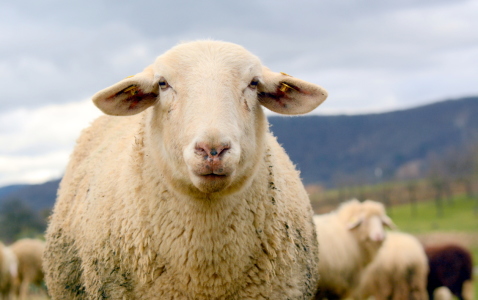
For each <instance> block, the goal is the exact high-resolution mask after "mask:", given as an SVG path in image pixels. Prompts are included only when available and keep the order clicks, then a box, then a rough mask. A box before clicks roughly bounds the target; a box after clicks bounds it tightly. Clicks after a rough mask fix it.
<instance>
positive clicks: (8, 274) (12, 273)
mask: <svg viewBox="0 0 478 300" xmlns="http://www.w3.org/2000/svg"><path fill="white" fill-rule="evenodd" d="M17 275H18V260H17V257H16V256H15V254H14V253H13V252H12V250H11V249H10V247H7V246H5V245H4V244H3V243H2V242H0V299H10V297H11V296H12V295H13V294H14V293H13V289H14V286H15V283H16V281H17Z"/></svg>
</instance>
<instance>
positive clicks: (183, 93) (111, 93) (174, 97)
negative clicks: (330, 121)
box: [93, 41, 327, 197]
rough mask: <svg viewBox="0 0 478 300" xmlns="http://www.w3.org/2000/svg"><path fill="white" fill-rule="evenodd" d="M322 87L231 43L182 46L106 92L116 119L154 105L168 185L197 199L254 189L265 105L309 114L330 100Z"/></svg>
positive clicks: (151, 117) (104, 105)
mask: <svg viewBox="0 0 478 300" xmlns="http://www.w3.org/2000/svg"><path fill="white" fill-rule="evenodd" d="M326 96H327V94H326V92H325V90H323V89H322V88H320V87H318V86H316V85H313V84H310V83H307V82H304V81H302V80H299V79H296V78H293V77H291V76H289V75H287V74H284V73H274V72H271V71H269V70H268V69H267V68H265V67H263V66H262V65H261V63H260V61H259V59H258V58H257V57H255V56H254V55H252V54H250V53H249V52H247V51H246V50H245V49H244V48H242V47H240V46H238V45H234V44H230V43H224V42H214V41H202V42H193V43H186V44H181V45H178V46H176V47H174V48H173V49H171V50H169V51H168V52H166V53H165V54H163V55H162V56H160V57H158V58H157V60H156V61H155V63H154V64H153V65H151V66H149V67H147V68H146V69H145V70H144V71H143V72H141V73H139V74H137V75H135V76H132V77H130V78H126V79H124V80H122V81H120V82H119V83H117V84H115V85H113V86H111V87H109V88H107V89H105V90H103V91H100V92H98V93H97V94H96V95H95V96H94V97H93V101H94V102H95V104H96V105H97V106H98V107H99V108H100V109H101V110H103V111H104V112H105V113H107V114H110V115H132V114H136V113H139V112H141V111H143V110H145V109H146V108H148V107H152V110H151V113H149V114H148V115H147V123H146V124H147V125H146V127H147V128H146V129H145V132H146V133H147V134H148V135H149V136H150V137H151V141H152V146H153V147H154V149H155V150H154V151H153V153H154V154H153V155H154V156H155V158H156V161H157V162H158V164H159V166H158V168H161V169H163V170H167V173H168V176H166V177H167V178H166V179H167V180H170V183H171V184H172V185H173V186H174V187H176V188H177V189H178V190H180V191H182V192H184V193H188V194H191V193H192V194H194V195H196V196H197V195H203V196H204V195H208V197H210V195H211V194H215V195H223V194H227V193H232V192H234V191H237V190H239V189H240V188H242V187H244V186H246V185H247V183H248V180H249V178H251V177H252V176H251V175H252V174H253V172H254V170H255V167H256V166H257V165H258V161H259V160H260V159H261V158H262V157H263V155H264V151H265V149H264V147H265V146H264V145H265V143H264V134H265V132H266V131H267V121H266V119H265V116H264V113H263V111H262V108H261V105H262V106H265V107H267V108H269V109H271V110H272V111H275V112H278V113H282V114H303V113H306V112H308V111H310V110H312V109H314V108H315V107H317V106H318V105H319V104H320V103H321V102H322V101H324V100H325V98H326Z"/></svg>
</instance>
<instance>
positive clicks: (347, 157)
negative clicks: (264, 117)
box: [269, 97, 478, 185]
mask: <svg viewBox="0 0 478 300" xmlns="http://www.w3.org/2000/svg"><path fill="white" fill-rule="evenodd" d="M269 121H270V123H271V124H272V127H271V130H272V131H273V132H274V134H275V135H276V136H277V138H278V140H279V142H280V143H281V144H282V145H283V146H284V148H285V149H286V151H287V153H288V154H289V156H290V158H291V160H292V161H293V162H294V163H296V164H297V167H298V169H300V170H301V176H302V178H303V180H304V182H305V183H322V184H325V185H334V184H340V182H341V181H347V180H348V181H356V182H357V183H360V181H361V183H367V182H373V181H374V180H377V178H376V175H379V174H382V178H381V179H382V180H383V179H391V178H394V177H395V176H396V175H397V172H399V171H400V170H403V168H406V167H407V166H409V165H410V164H415V165H416V166H417V169H418V171H419V172H420V173H421V174H417V175H424V174H423V172H425V171H426V169H427V167H428V165H429V163H430V160H431V159H432V158H434V157H437V156H440V155H443V154H444V153H446V152H447V151H451V150H452V149H455V150H456V149H460V148H463V147H465V146H467V145H472V144H476V143H477V142H478V97H473V98H464V99H459V100H448V101H443V102H439V103H434V104H430V105H426V106H421V107H418V108H413V109H407V110H401V111H394V112H389V113H380V114H367V115H351V116H346V115H341V116H301V117H288V118H284V117H271V118H269ZM376 170H378V174H376Z"/></svg>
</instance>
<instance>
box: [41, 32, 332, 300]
mask: <svg viewBox="0 0 478 300" xmlns="http://www.w3.org/2000/svg"><path fill="white" fill-rule="evenodd" d="M326 96H327V95H326V91H325V90H324V89H322V88H321V87H319V86H316V85H314V84H310V83H307V82H305V81H302V80H299V79H296V78H294V77H292V76H289V75H287V74H285V73H274V72H272V71H270V70H269V69H267V68H265V67H263V66H262V65H261V63H260V61H259V59H258V58H257V57H255V56H253V55H252V54H250V53H249V52H247V51H246V50H245V49H244V48H242V47H240V46H238V45H234V44H231V43H225V42H218V41H197V42H191V43H184V44H180V45H178V46H176V47H174V48H173V49H171V50H169V51H168V52H166V53H165V54H163V55H162V56H160V57H158V59H157V60H156V62H155V63H154V64H153V65H151V66H149V67H147V68H146V69H145V70H144V71H143V72H141V73H139V74H137V75H135V76H132V77H128V78H125V79H123V80H121V81H120V82H119V83H117V84H115V85H113V86H111V87H109V88H106V89H104V90H102V91H100V92H98V93H97V94H96V95H94V97H93V101H94V103H95V104H96V105H97V106H98V107H99V108H100V109H101V110H102V111H104V112H105V113H106V114H108V115H113V116H103V117H100V118H99V119H97V120H96V121H95V122H94V123H93V124H92V126H91V127H90V128H88V129H86V130H85V131H84V132H83V133H82V135H81V137H80V138H79V140H78V142H77V146H76V148H75V151H74V153H73V154H72V156H71V159H70V163H69V165H68V167H67V170H66V173H65V175H64V178H63V180H62V182H61V185H60V189H59V195H58V199H57V202H56V204H55V207H54V211H53V214H52V217H51V222H50V224H49V227H48V230H47V235H46V242H47V244H46V249H45V256H44V259H45V263H44V267H45V273H46V274H45V280H46V283H47V286H48V289H49V293H50V294H51V296H52V297H53V299H103V298H111V299H266V298H267V299H311V298H312V297H313V296H314V295H313V294H314V293H315V289H316V287H317V280H318V274H317V268H318V267H317V263H318V261H317V258H318V255H317V251H318V246H317V240H316V233H315V228H314V226H313V223H312V215H313V213H312V208H311V205H310V202H309V199H308V196H307V194H306V192H305V189H304V187H303V185H302V183H301V181H300V178H299V174H298V172H297V171H296V170H295V167H294V165H293V164H292V163H291V161H290V159H289V158H288V156H287V155H286V153H285V152H284V150H283V149H282V147H281V146H280V145H279V144H278V143H277V141H276V139H275V138H274V137H273V136H272V134H271V133H270V132H269V130H268V122H267V119H266V117H265V114H264V112H263V110H262V107H261V106H265V107H267V108H268V109H270V110H272V111H275V112H278V113H282V114H303V113H307V112H309V111H311V110H312V109H314V108H315V107H317V106H318V105H319V104H320V103H322V101H324V100H325V98H326ZM117 116H122V117H117Z"/></svg>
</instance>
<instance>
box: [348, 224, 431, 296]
mask: <svg viewBox="0 0 478 300" xmlns="http://www.w3.org/2000/svg"><path fill="white" fill-rule="evenodd" d="M427 276H428V260H427V256H426V254H425V250H424V248H423V246H422V244H421V243H420V242H419V241H418V239H417V238H415V237H414V236H412V235H410V234H407V233H403V232H394V231H391V232H388V233H387V238H386V239H385V242H384V243H383V245H382V247H381V248H380V250H379V251H378V253H377V256H376V257H375V259H374V260H373V261H372V262H371V263H370V264H369V265H368V266H367V268H366V269H365V270H364V271H363V273H362V278H361V281H360V287H359V288H358V290H357V293H356V295H357V297H356V298H357V299H368V298H369V297H370V296H373V297H374V299H375V300H386V299H393V300H408V299H414V300H428V293H427Z"/></svg>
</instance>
